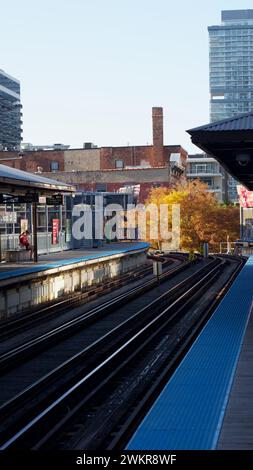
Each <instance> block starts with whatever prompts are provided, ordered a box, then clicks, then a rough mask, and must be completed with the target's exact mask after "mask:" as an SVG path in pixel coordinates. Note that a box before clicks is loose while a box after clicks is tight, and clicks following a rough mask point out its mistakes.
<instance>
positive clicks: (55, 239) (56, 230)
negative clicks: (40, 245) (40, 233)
mask: <svg viewBox="0 0 253 470" xmlns="http://www.w3.org/2000/svg"><path fill="white" fill-rule="evenodd" d="M59 223H60V221H59V219H53V220H52V244H53V245H57V243H59V240H58V237H59Z"/></svg>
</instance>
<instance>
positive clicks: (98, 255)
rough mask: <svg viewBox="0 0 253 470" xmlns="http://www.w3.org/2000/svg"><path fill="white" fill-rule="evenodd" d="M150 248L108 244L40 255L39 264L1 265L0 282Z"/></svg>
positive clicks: (138, 245)
mask: <svg viewBox="0 0 253 470" xmlns="http://www.w3.org/2000/svg"><path fill="white" fill-rule="evenodd" d="M148 248H149V244H148V243H144V242H139V243H131V242H122V243H113V244H108V245H107V246H106V247H99V248H86V249H77V250H66V251H61V252H56V253H50V254H48V255H40V256H39V261H38V262H37V263H34V262H33V261H29V262H23V263H0V281H1V280H4V279H11V278H13V277H17V276H24V275H26V274H30V273H37V272H41V271H46V270H48V269H54V268H61V267H63V266H69V265H71V264H77V263H83V262H85V261H90V260H97V259H102V258H105V257H108V256H117V255H121V254H124V253H128V252H132V251H138V250H140V249H148Z"/></svg>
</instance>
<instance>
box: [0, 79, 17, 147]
mask: <svg viewBox="0 0 253 470" xmlns="http://www.w3.org/2000/svg"><path fill="white" fill-rule="evenodd" d="M21 109H22V106H21V103H20V82H19V81H18V80H17V79H16V78H13V77H11V76H10V75H8V74H7V73H5V72H4V71H3V70H0V149H1V150H19V149H20V144H21V140H22V127H21V124H22V120H21V118H22V113H21Z"/></svg>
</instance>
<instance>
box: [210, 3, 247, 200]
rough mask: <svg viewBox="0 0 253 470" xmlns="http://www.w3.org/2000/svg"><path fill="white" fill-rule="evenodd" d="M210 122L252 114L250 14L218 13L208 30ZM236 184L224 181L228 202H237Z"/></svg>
mask: <svg viewBox="0 0 253 470" xmlns="http://www.w3.org/2000/svg"><path fill="white" fill-rule="evenodd" d="M208 31H209V41H210V42H209V44H210V48H209V83H210V120H211V122H212V121H218V120H220V119H226V118H230V117H233V116H235V115H238V114H242V113H249V112H252V111H253V10H226V11H222V12H221V25H218V26H209V28H208ZM236 184H237V183H236V181H235V180H234V179H233V178H231V177H230V176H228V177H227V193H228V199H230V200H232V201H233V200H235V199H237V193H236Z"/></svg>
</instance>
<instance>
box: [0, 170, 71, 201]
mask: <svg viewBox="0 0 253 470" xmlns="http://www.w3.org/2000/svg"><path fill="white" fill-rule="evenodd" d="M74 191H75V187H74V186H70V185H68V184H65V183H62V182H60V181H56V180H53V179H49V178H44V177H43V176H41V175H39V174H37V175H35V174H33V173H28V172H26V171H22V170H17V169H16V168H11V167H9V166H6V165H0V193H8V194H9V193H10V194H17V195H18V194H20V195H21V194H24V193H27V192H37V193H40V194H45V195H46V194H52V193H56V192H58V193H71V192H74Z"/></svg>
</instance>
